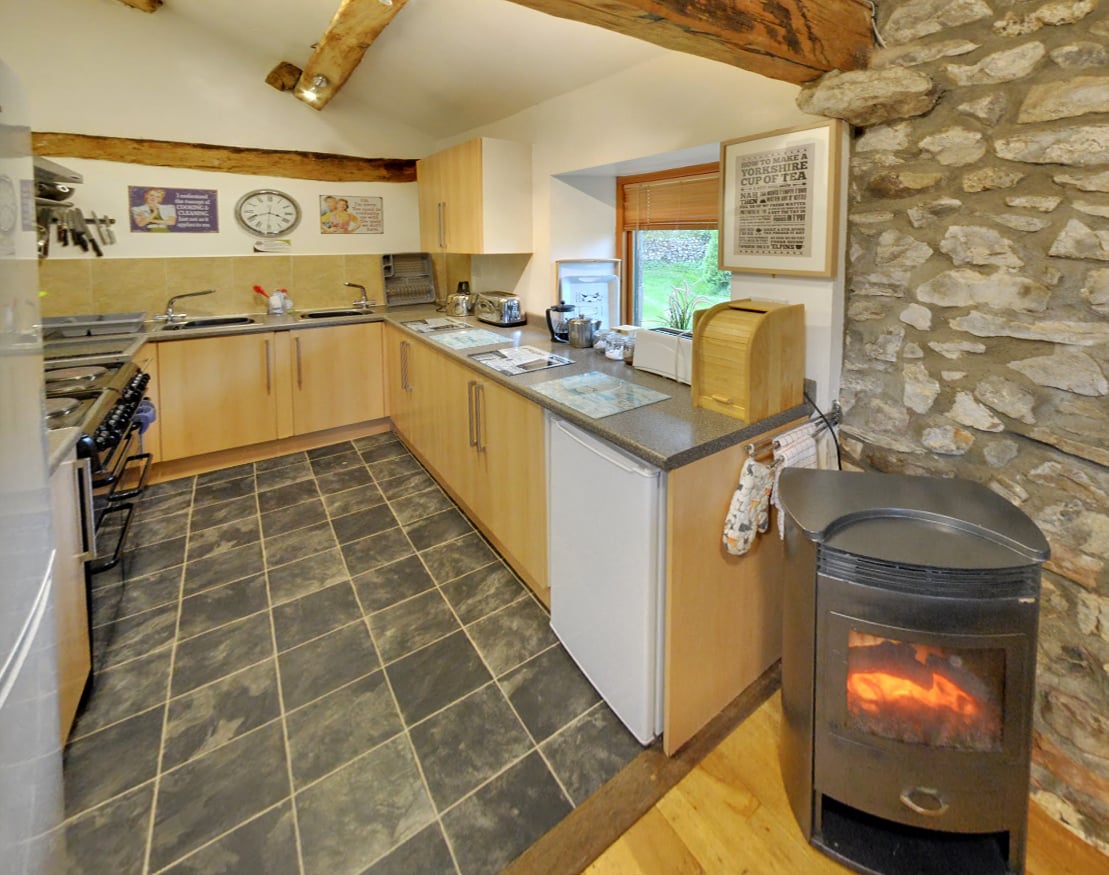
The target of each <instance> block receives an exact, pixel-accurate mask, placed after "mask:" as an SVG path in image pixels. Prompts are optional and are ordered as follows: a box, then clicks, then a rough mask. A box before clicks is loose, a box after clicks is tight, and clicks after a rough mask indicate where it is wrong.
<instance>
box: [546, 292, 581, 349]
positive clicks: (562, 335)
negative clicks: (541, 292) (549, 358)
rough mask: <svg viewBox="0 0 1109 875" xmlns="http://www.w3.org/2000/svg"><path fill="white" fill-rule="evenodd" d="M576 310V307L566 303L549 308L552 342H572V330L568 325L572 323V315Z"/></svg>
mask: <svg viewBox="0 0 1109 875" xmlns="http://www.w3.org/2000/svg"><path fill="white" fill-rule="evenodd" d="M574 310H575V307H574V305H573V304H567V303H566V302H565V301H560V302H559V303H557V304H555V305H554V306H553V307H548V308H547V328H548V329H549V330H550V332H551V340H553V341H554V342H555V343H569V342H570V328H569V326H568V325H567V323H568V322H569V321H570V314H571V313H573V312H574Z"/></svg>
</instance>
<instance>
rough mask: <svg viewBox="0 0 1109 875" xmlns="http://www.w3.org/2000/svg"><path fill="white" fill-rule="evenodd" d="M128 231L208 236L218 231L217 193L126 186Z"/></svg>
mask: <svg viewBox="0 0 1109 875" xmlns="http://www.w3.org/2000/svg"><path fill="white" fill-rule="evenodd" d="M127 201H128V204H129V205H130V207H131V209H130V213H131V230H132V231H135V232H139V233H151V232H153V233H162V232H173V233H179V234H180V233H193V234H207V233H212V232H214V231H219V210H218V201H217V197H216V192H215V191H214V190H209V189H203V188H159V187H157V186H145V185H129V186H127Z"/></svg>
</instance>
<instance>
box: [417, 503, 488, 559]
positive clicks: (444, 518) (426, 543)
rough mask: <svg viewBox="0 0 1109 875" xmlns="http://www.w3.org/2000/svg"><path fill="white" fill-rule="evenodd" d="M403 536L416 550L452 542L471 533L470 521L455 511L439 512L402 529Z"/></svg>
mask: <svg viewBox="0 0 1109 875" xmlns="http://www.w3.org/2000/svg"><path fill="white" fill-rule="evenodd" d="M404 531H405V534H407V535H408V539H409V540H410V541H411V542H412V545H413V546H414V547H415V548H416V549H417V550H426V549H428V548H429V547H434V546H435V545H436V544H442V543H444V542H446V541H453V540H454V539H455V538H459V537H461V536H462V535H466V534H469V533H470V532H472V531H473V527H472V526H471V525H470V521H469V520H468V519H466V517H464V516H463V515H462V514H461V512H459V511H458V510H457V509H454V508H452V509H451V510H444V511H440V512H439V513H437V514H432V515H431V516H429V517H424V518H423V519H421V520H417V521H416V522H414V523H410V524H409V525H406V526H405V527H404Z"/></svg>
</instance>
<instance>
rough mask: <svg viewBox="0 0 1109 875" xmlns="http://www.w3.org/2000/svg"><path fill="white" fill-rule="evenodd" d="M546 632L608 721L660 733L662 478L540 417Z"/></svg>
mask: <svg viewBox="0 0 1109 875" xmlns="http://www.w3.org/2000/svg"><path fill="white" fill-rule="evenodd" d="M547 474H548V479H547V482H548V491H547V496H548V497H547V500H548V503H549V507H548V511H549V514H548V521H549V531H550V540H549V550H548V556H549V563H550V568H549V574H550V578H549V579H550V585H551V628H552V629H553V630H554V632H555V634H556V635H557V636H558V638H559V640H560V641H561V642H562V644H563V645H564V646H565V647H566V650H567V651H568V652H569V654H570V656H571V657H572V658H573V660H574V661H575V662H576V663H577V664H578V666H579V667H580V668H581V670H582V671H583V672H584V673H585V675H586V677H588V678H589V681H590V682H591V683H592V684H593V686H594V687H595V688H596V689H597V691H598V692H599V693H600V694H601V696H602V697H603V698H604V700H605V701H606V702H607V703H608V705H609V707H611V708H612V710H613V711H614V712H615V713H616V716H617V717H619V718H620V720H621V721H623V723H624V725H625V726H627V728H628V729H629V730H630V731H631V733H632V734H633V735H634V736H635V737H636V738H637V739H638V740H639V742H640V743H641V744H649V743H650V742H651V741H652V739H654V738H655V737H656V736H658V735H659V734H660V733H661V732H662V706H663V645H662V642H663V623H664V619H665V616H664V598H665V592H664V588H665V587H664V580H665V567H666V565H665V559H666V518H665V513H666V500H665V499H666V475H665V474H664V472H663V471H662V470H660V469H659V468H656V467H654V466H652V465H649V464H647V463H645V462H644V461H642V460H641V459H637V458H635V457H634V456H631V455H629V454H628V453H626V452H624V451H623V450H621V449H620V448H618V447H616V446H615V445H613V444H611V443H610V442H608V441H605V440H603V439H601V438H598V437H596V436H594V435H591V434H589V433H588V432H586V431H584V430H582V429H581V428H578V427H577V426H575V425H573V424H571V423H569V422H566V421H565V420H562V419H559V418H558V417H556V416H554V415H553V414H551V413H549V412H548V414H547Z"/></svg>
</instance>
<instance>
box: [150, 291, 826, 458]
mask: <svg viewBox="0 0 1109 875" xmlns="http://www.w3.org/2000/svg"><path fill="white" fill-rule="evenodd" d="M251 315H252V316H254V318H255V319H256V320H257V321H256V322H255V323H252V324H249V325H231V326H227V325H222V326H213V327H210V328H196V329H188V330H184V331H164V330H158V329H157V328H153V330H151V331H150V332H149V333H148V334H147V340H149V341H153V342H161V341H169V340H188V339H190V338H196V337H212V336H219V335H229V334H244V333H253V332H258V331H288V330H302V329H312V328H323V327H328V326H333V325H337V324H338V325H346V324H350V323H357V322H389V323H391V324H393V325H395V326H397V327H398V328H400V329H401V330H403V331H405V333H406V334H409V335H410V336H411V337H412V338H413V339H415V340H417V341H419V342H422V343H426V344H427V345H429V346H431V347H433V348H435V349H437V350H439V351H440V352H441V353H443V354H444V355H446V356H448V357H450V358H452V359H455V360H456V361H458V362H460V363H462V364H464V365H466V366H467V367H470V368H473V369H474V371H475V372H477V373H480V374H481V375H482V376H483V377H484V378H486V379H489V380H493V381H494V382H497V383H500V384H501V385H503V386H506V387H508V388H509V389H512V390H514V391H516V392H519V393H520V394H521V395H523V396H524V397H526V398H528V399H529V400H530V401H533V402H535V403H536V404H538V405H540V406H541V407H544V408H546V409H547V410H550V411H552V412H553V413H555V414H557V415H558V416H559V417H561V418H562V419H565V420H567V421H569V422H572V423H574V424H575V425H578V426H580V427H581V428H583V429H585V430H586V431H588V432H591V433H593V434H596V435H598V436H599V437H602V438H604V439H606V440H608V441H611V442H612V443H614V444H615V445H617V446H618V447H621V448H623V449H624V450H627V451H628V452H629V453H631V454H632V455H634V456H636V457H638V458H640V459H643V460H644V461H645V462H648V463H650V464H652V465H656V466H657V467H659V468H662V469H663V470H672V469H674V468H680V467H682V466H683V465H688V464H689V463H690V462H694V461H696V460H697V459H700V458H703V457H705V456H709V455H711V454H713V453H716V452H719V451H720V450H723V449H727V448H728V447H731V446H734V445H736V444H742V443H746V442H748V441H750V440H751V439H752V438H754V437H756V436H758V435H760V434H763V433H764V432H767V431H769V430H771V429H773V428H776V427H778V426H781V425H785V424H786V423H788V422H791V421H793V420H795V419H798V418H800V417H803V416H807V415H808V413H809V412H810V409H811V408H810V407H809V405H807V404H800V405H798V406H796V407H793V408H790V409H788V410H785V411H783V412H781V413H779V414H776V415H774V416H770V417H767V418H765V419H761V420H758V421H756V422H744V421H742V420H738V419H732V418H731V417H729V416H724V415H723V414H721V413H715V412H713V411H710V410H705V409H703V408H700V407H694V406H693V403H692V398H691V395H690V388H689V386H686V385H685V384H684V383H678V382H675V381H674V380H668V379H666V378H665V377H659V376H656V375H655V374H649V373H647V372H645V371H640V370H637V369H635V368H633V367H632V366H631V365H628V364H624V363H623V362H620V361H613V360H612V359H607V358H605V356H604V355H603V354H602V353H600V352H597V351H595V350H593V349H578V348H575V347H571V346H569V345H568V344H565V343H554V342H552V341H551V338H550V333H549V332H548V331H547V327H546V324H545V323H544V322H543V320H542V317H536V316H535V315H534V314H529V316H528V320H529V321H528V324H527V325H524V326H521V327H517V328H499V327H497V326H495V325H488V324H486V323H484V322H481V321H479V320H478V319H477V318H476V317H474V316H467V317H452V318H455V319H459V320H460V321H463V322H465V323H467V324H468V325H470V326H472V327H474V328H483V329H486V330H487V331H491V332H493V333H495V334H498V335H500V336H501V337H502V338H504V343H498V344H493V345H490V346H481V347H471V348H469V349H465V350H452V349H449V348H447V347H445V346H443V345H442V344H439V343H436V342H435V341H434V340H431V339H430V338H429V337H428V336H427V335H424V334H419V333H417V332H415V331H412V330H411V329H410V328H407V327H406V326H405V325H404V323H405V322H408V321H413V320H419V319H426V318H433V317H437V316H442V315H443V314H442V313H441V312H439V311H437V310H436V309H435V307H434V306H432V305H410V306H406V307H394V308H388V307H375V308H374V312H373V313H368V314H366V315H364V316H339V317H334V318H329V319H302V318H300V317H299V315H298V314H297V313H295V312H294V313H291V314H288V315H283V316H270V315H265V314H251ZM506 344H511V345H513V346H531V347H535V348H537V349H541V350H546V351H550V352H553V353H556V354H558V355H561V356H564V357H566V358H569V359H571V360H572V361H573V364H570V365H564V366H561V367H556V368H548V369H546V370H542V371H535V372H532V373H528V374H520V375H518V376H508V375H506V374H502V373H500V372H499V371H496V370H494V369H493V368H490V367H488V366H486V365H483V364H480V363H477V362H474V361H473V360H472V359H470V355H472V354H473V353H477V352H483V351H488V350H492V349H503V348H504V347H505V345H506ZM590 371H598V372H600V373H603V374H608V375H610V376H613V377H619V378H620V379H622V380H627V381H628V382H630V383H634V384H636V385H638V386H644V387H646V388H648V389H654V390H655V391H657V392H662V393H663V394H665V395H668V396H669V397H668V398H666V399H665V400H663V401H658V402H656V403H654V404H647V405H645V406H643V407H637V408H635V409H634V410H627V411H624V412H622V413H615V414H612V415H611V416H605V417H602V418H600V419H593V418H591V417H589V416H586V415H584V414H582V413H579V412H578V411H576V410H574V409H572V408H570V407H566V406H564V405H562V404H559V403H557V402H555V401H553V400H552V399H550V398H548V397H547V396H546V395H543V394H541V393H539V392H537V391H535V387H536V386H537V385H539V384H541V383H545V382H547V381H548V380H558V379H562V378H564V377H569V376H573V375H575V374H585V373H588V372H590Z"/></svg>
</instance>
